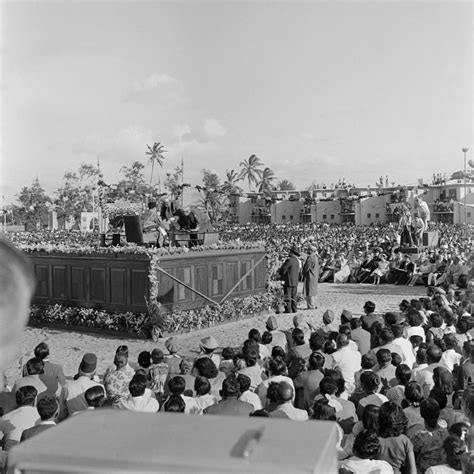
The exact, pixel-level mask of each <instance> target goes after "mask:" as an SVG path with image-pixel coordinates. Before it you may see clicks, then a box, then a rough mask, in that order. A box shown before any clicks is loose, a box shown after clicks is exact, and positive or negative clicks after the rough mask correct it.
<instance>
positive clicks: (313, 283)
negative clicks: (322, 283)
mask: <svg viewBox="0 0 474 474" xmlns="http://www.w3.org/2000/svg"><path fill="white" fill-rule="evenodd" d="M306 251H307V253H308V256H307V257H306V260H305V262H304V265H303V283H304V294H305V297H306V305H307V309H316V308H317V306H316V296H317V294H318V280H319V261H318V257H317V255H316V247H314V246H313V245H309V246H308V248H307V250H306Z"/></svg>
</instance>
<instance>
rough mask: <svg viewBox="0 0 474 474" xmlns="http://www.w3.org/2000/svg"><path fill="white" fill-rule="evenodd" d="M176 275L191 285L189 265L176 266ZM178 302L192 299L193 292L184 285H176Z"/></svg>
mask: <svg viewBox="0 0 474 474" xmlns="http://www.w3.org/2000/svg"><path fill="white" fill-rule="evenodd" d="M177 277H178V279H179V280H180V281H182V282H183V283H186V285H188V286H191V267H178V273H177ZM177 294H178V303H179V302H180V301H187V300H190V299H192V296H193V293H192V291H190V290H189V289H188V288H186V287H185V286H184V285H178V288H177Z"/></svg>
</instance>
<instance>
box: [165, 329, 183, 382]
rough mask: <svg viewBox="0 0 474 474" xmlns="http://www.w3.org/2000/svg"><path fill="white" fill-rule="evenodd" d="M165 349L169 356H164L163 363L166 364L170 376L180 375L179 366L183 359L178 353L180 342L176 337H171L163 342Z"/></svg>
mask: <svg viewBox="0 0 474 474" xmlns="http://www.w3.org/2000/svg"><path fill="white" fill-rule="evenodd" d="M165 348H166V350H167V351H168V352H169V355H167V356H165V362H166V363H167V364H168V367H169V373H170V374H172V375H179V374H180V373H181V371H180V368H179V365H180V364H181V361H182V359H183V357H182V356H180V355H179V354H178V353H179V351H180V349H181V344H180V341H179V339H178V338H177V337H175V336H171V337H170V338H168V339H167V340H166V342H165Z"/></svg>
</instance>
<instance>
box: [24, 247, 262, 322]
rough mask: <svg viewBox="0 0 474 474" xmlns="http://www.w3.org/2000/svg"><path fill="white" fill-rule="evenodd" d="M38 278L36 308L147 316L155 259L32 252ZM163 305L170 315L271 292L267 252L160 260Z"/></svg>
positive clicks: (197, 253) (158, 275)
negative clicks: (61, 307)
mask: <svg viewBox="0 0 474 474" xmlns="http://www.w3.org/2000/svg"><path fill="white" fill-rule="evenodd" d="M29 257H30V258H31V260H32V261H33V265H34V268H35V274H36V281H37V285H36V291H35V295H34V298H33V304H39V305H54V304H61V305H65V306H82V307H89V308H95V309H104V310H107V311H119V312H126V311H131V312H134V313H140V312H146V311H147V307H146V298H149V296H150V291H151V282H150V263H151V262H150V257H149V256H148V255H146V254H144V253H138V254H125V253H97V254H95V255H77V254H62V255H61V254H47V253H44V254H43V253H31V254H29ZM155 268H156V278H155V277H154V276H152V278H151V280H156V283H155V284H157V285H158V301H159V302H160V303H162V305H163V309H164V310H165V311H173V310H175V309H182V310H186V309H192V308H199V307H202V306H205V305H206V304H217V303H220V302H222V301H223V300H225V299H227V298H232V297H242V296H246V295H249V294H255V293H261V292H263V291H264V290H265V284H266V273H267V262H266V258H265V251H264V250H263V249H252V250H215V251H190V252H188V253H180V254H176V255H167V256H162V257H159V260H158V265H157V266H156V267H155Z"/></svg>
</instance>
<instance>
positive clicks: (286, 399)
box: [268, 381, 308, 421]
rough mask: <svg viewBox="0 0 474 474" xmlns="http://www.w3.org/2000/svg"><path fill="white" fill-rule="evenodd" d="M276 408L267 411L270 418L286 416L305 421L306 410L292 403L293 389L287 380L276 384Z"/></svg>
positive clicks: (306, 417)
mask: <svg viewBox="0 0 474 474" xmlns="http://www.w3.org/2000/svg"><path fill="white" fill-rule="evenodd" d="M277 395H278V408H277V409H276V410H274V411H271V412H270V413H269V415H268V416H269V417H270V418H285V417H288V418H289V419H290V420H294V421H306V420H307V419H308V412H307V411H306V410H301V409H299V408H295V407H294V405H293V397H294V390H293V387H292V386H291V385H290V384H289V383H288V382H284V381H282V382H280V383H279V384H278V391H277Z"/></svg>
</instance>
